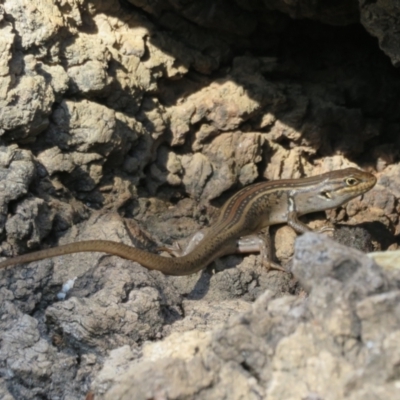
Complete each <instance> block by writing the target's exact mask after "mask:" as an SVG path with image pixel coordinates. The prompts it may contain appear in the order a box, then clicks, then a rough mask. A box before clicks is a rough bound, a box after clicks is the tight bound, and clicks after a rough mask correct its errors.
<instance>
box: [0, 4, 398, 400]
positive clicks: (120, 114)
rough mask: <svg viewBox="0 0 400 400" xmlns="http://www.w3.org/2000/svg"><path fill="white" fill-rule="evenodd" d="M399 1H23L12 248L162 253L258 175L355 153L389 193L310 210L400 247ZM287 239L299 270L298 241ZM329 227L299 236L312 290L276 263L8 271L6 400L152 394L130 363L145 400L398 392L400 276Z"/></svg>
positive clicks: (102, 260)
mask: <svg viewBox="0 0 400 400" xmlns="http://www.w3.org/2000/svg"><path fill="white" fill-rule="evenodd" d="M397 9H398V6H397V3H396V2H384V1H376V2H367V1H360V2H359V4H357V2H356V1H355V0H354V1H335V2H323V1H313V2H310V1H300V0H298V1H281V0H273V1H265V2H263V1H242V0H237V1H235V2H230V1H228V0H222V1H218V2H215V1H203V0H191V1H185V2H178V1H175V0H168V1H167V0H161V1H157V2H154V1H153V2H148V1H143V0H131V1H129V2H128V1H126V0H125V1H121V3H119V2H117V1H116V0H115V1H95V2H89V1H87V0H65V1H61V2H60V1H59V2H54V1H50V0H40V1H39V0H33V1H28V0H5V1H3V2H2V4H0V33H1V35H0V186H1V187H0V189H1V190H0V240H1V245H0V252H1V253H0V254H1V256H4V257H11V256H13V255H16V254H21V253H25V252H27V251H32V250H35V249H38V248H41V247H46V246H54V245H57V244H61V243H69V242H74V241H77V240H84V239H95V238H99V239H111V240H116V241H122V242H125V243H128V244H133V245H135V246H139V247H141V248H144V249H146V250H149V251H157V247H159V246H162V245H166V244H171V243H172V242H173V241H175V240H179V241H181V242H182V241H184V240H185V238H188V237H189V236H190V235H191V234H193V233H194V232H196V231H198V230H199V229H204V228H205V227H206V226H208V225H209V224H210V223H211V222H212V221H213V220H214V219H215V217H216V214H217V212H218V211H217V210H218V208H219V206H221V204H222V203H223V201H224V200H225V199H226V198H227V197H228V196H229V195H230V194H231V193H233V192H234V191H235V190H237V189H238V188H240V187H243V186H245V185H247V184H250V183H252V182H254V181H255V180H259V179H280V178H300V177H303V176H309V175H315V174H318V173H323V172H325V171H328V170H333V169H339V168H345V167H348V166H358V167H362V168H365V169H367V170H369V171H372V172H374V173H375V174H376V176H377V178H378V184H377V185H376V187H375V188H374V189H373V190H371V191H370V192H368V193H367V194H365V195H364V196H362V197H360V198H357V199H354V200H352V201H351V202H349V203H348V204H347V205H344V206H343V207H340V208H338V209H336V210H332V211H329V212H328V213H327V216H328V219H329V221H328V222H326V215H325V214H324V213H320V214H316V215H310V216H307V217H305V218H304V221H305V222H306V223H309V225H310V227H312V228H316V229H318V228H321V227H322V226H323V225H324V224H326V223H328V225H332V224H335V225H336V231H335V232H334V238H335V240H336V241H338V242H341V243H344V244H351V245H352V246H354V247H356V248H358V249H361V250H363V251H367V252H369V251H372V250H383V251H385V250H386V249H391V250H396V249H397V247H398V238H399V233H400V220H399V212H400V203H399V198H400V191H399V187H400V183H399V176H400V170H399V168H400V165H399V163H398V160H399V156H400V136H399V134H398V133H399V130H400V125H399V121H398V115H399V114H400V107H399V105H400V80H399V76H398V72H397V71H396V70H395V69H394V68H393V65H397V64H398V58H399V57H398V54H399V46H398V33H397V26H398V23H397V20H398V12H397V11H398V10H397ZM359 20H360V21H361V24H362V25H363V26H361V24H357V23H358V21H359ZM315 21H316V22H315ZM367 32H370V33H371V34H372V35H374V36H376V37H377V38H378V40H379V46H380V47H381V49H382V50H383V52H384V53H386V55H385V54H383V52H382V51H381V50H380V49H379V46H378V44H377V42H376V40H375V39H374V38H371V37H369V35H368V33H367ZM387 55H388V56H389V57H390V58H391V60H392V64H393V65H391V64H390V62H389V61H388V59H387ZM271 230H272V232H273V236H274V247H275V250H276V251H275V255H276V259H277V261H278V262H280V263H282V264H283V265H287V266H288V268H290V266H291V265H292V264H291V261H290V260H291V259H292V256H293V253H294V239H295V238H296V235H295V234H294V233H293V231H291V230H290V228H288V227H274V229H271ZM320 240H322V239H318V240H317V239H315V238H314V239H311V237H309V239H307V240H306V239H304V240H303V241H301V242H299V244H298V245H297V250H296V257H295V260H294V264H293V270H294V271H295V276H296V277H297V278H298V279H299V280H300V282H301V284H300V283H299V281H298V280H297V279H296V277H292V276H290V275H288V274H282V273H280V272H277V271H271V272H267V271H265V269H263V268H262V267H261V265H260V262H259V258H258V257H257V256H256V255H251V256H246V257H242V256H236V255H231V256H228V257H225V258H223V259H222V260H218V261H217V262H215V263H213V265H212V266H211V267H210V268H209V269H208V270H206V271H203V272H201V273H199V274H195V275H193V276H189V277H170V278H167V277H164V276H162V275H161V274H160V273H158V272H149V271H147V270H145V269H143V268H142V267H140V266H139V265H138V264H135V263H132V262H128V261H124V260H120V259H118V258H116V257H110V256H107V255H102V254H76V255H70V256H65V257H61V258H57V259H54V260H44V261H42V262H38V263H31V264H29V265H25V266H17V267H15V268H9V269H7V270H4V271H0V304H1V307H0V312H1V318H0V336H1V341H0V343H1V345H0V371H1V373H0V375H1V377H0V397H1V398H7V399H8V398H10V399H11V398H15V399H37V398H45V397H46V398H54V399H57V398H65V399H70V400H72V399H81V398H84V397H85V395H86V394H88V393H91V394H88V399H89V398H90V396H92V394H93V393H94V392H95V393H96V397H99V396H111V395H112V393H114V394H115V397H116V398H118V396H119V398H124V396H126V398H132V395H131V394H130V393H131V392H130V390H132V387H131V383H129V382H128V381H125V379H128V378H125V377H124V376H123V372H125V371H129V370H130V369H131V368H132V370H134V371H135V372H134V374H135V377H134V378H133V380H132V382H133V383H135V382H137V383H138V385H139V386H140V389H138V392H137V393H138V394H137V396H139V397H137V396H136V394H135V396H133V398H140V396H143V397H145V398H146V396H147V398H150V397H153V398H158V399H161V398H165V396H166V393H167V394H168V396H170V398H174V397H175V398H181V399H182V398H194V396H197V398H207V399H209V398H213V397H215V398H218V399H223V398H229V399H231V398H246V399H247V398H263V397H265V396H268V398H277V399H278V398H285V399H286V398H287V399H290V398H293V399H297V398H308V399H311V398H321V397H322V398H327V399H329V398H342V397H346V396H347V397H348V398H352V399H353V398H354V399H358V398H360V399H361V398H363V399H364V398H365V399H368V398H373V396H375V398H376V397H381V398H385V399H386V398H398V397H399V396H398V393H397V392H396V391H397V390H398V389H397V386H396V384H397V383H398V381H399V379H398V377H397V374H398V368H397V364H398V350H397V348H398V346H397V343H398V339H399V338H398V333H397V331H396V329H397V330H398V318H397V314H398V311H397V305H396V304H397V303H398V293H397V290H398V289H397V288H398V287H400V285H399V284H398V282H400V273H399V271H398V270H397V269H396V268H392V269H390V271H387V272H386V273H385V274H383V273H381V272H377V271H378V270H377V269H376V266H374V264H373V263H372V262H370V263H369V264H368V263H367V262H366V261H365V260H363V259H362V258H361V257H360V256H359V254H358V253H356V252H352V251H347V250H344V249H343V248H342V247H337V245H333V244H332V243H331V242H329V241H327V242H325V241H321V242H320ZM326 243H328V244H326ZM324 246H328V250H329V251H326V252H325V251H324V250H323V249H324V248H325V247H324ZM314 247H315V249H319V250H318V252H316V253H310V251H311V250H312V251H314ZM328 253H329V254H330V255H331V256H332V257H331V258H329V259H327V258H326V257H328V255H327V254H328ZM317 256H318V257H320V258H318V259H316V258H313V257H317ZM346 257H347V258H346ZM316 260H317V261H318V263H317V261H316ZM329 260H331V261H329ZM334 260H336V261H334ZM346 260H347V261H346ZM357 260H358V261H357ZM319 263H321V265H320V264H319ZM362 266H365V270H364V269H363V267H362ZM307 268H308V269H307ZM310 271H312V274H311V272H310ZM314 271H317V272H314ZM310 275H311V276H310ZM379 282H382V285H381V287H380V286H379ZM388 282H389V283H390V284H389V283H388ZM304 288H311V294H310V297H309V298H308V299H306V300H305V299H304V298H305V297H306V292H305V290H304ZM374 288H375V289H374ZM374 290H375V292H374ZM288 294H291V295H296V296H297V297H282V296H287V295H288ZM61 299H64V300H61ZM254 301H256V303H255V304H253V305H252V304H251V303H252V302H254ZM238 315H242V316H238ZM260 316H264V317H260ZM228 321H230V322H228ZM226 324H228V325H226ZM158 339H164V341H162V342H158V341H157V340H158ZM299 343H300V344H301V345H299ZM183 346H185V347H183ZM183 348H184V351H183ZM183 352H184V353H185V354H183ZM176 359H178V360H176ZM127 373H128V374H129V372H127ZM303 378H304V379H303ZM182 379H184V380H185V381H186V383H187V385H186V384H185V385H182V383H181V382H182ZM116 381H121V383H120V384H117V383H116ZM126 382H128V383H129V384H127V383H126ZM154 385H155V386H154ZM232 388H234V389H232ZM125 389H126V392H125V394H123V392H122V391H123V390H125ZM140 391H141V392H140ZM105 393H107V394H105ZM235 396H236V397H235Z"/></svg>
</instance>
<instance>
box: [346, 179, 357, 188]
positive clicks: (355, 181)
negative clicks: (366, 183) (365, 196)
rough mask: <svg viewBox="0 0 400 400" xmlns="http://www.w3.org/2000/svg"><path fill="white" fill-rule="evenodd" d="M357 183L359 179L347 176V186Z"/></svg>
mask: <svg viewBox="0 0 400 400" xmlns="http://www.w3.org/2000/svg"><path fill="white" fill-rule="evenodd" d="M357 183H358V179H356V178H347V179H346V184H347V186H354V185H356V184H357Z"/></svg>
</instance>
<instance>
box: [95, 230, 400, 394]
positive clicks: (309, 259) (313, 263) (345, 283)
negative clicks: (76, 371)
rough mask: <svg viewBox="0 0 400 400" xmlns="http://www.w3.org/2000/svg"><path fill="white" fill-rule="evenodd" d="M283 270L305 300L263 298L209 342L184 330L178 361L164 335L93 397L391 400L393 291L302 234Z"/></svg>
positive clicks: (366, 264)
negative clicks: (372, 396)
mask: <svg viewBox="0 0 400 400" xmlns="http://www.w3.org/2000/svg"><path fill="white" fill-rule="evenodd" d="M293 272H294V274H295V275H296V276H297V278H298V279H299V280H300V281H301V282H304V283H305V285H306V286H307V287H308V288H309V290H310V293H309V297H308V298H307V299H305V300H302V299H299V298H296V297H294V296H286V297H281V298H276V297H275V296H274V295H273V294H272V293H271V292H266V293H265V294H264V295H263V296H261V297H259V298H258V299H257V301H256V302H255V303H254V304H253V306H252V309H251V310H250V311H248V312H246V313H244V314H242V315H241V316H238V317H233V318H231V320H230V322H228V323H226V324H225V326H223V327H222V328H216V329H215V330H214V331H213V333H212V334H211V336H209V335H207V336H206V337H204V336H200V337H199V336H198V334H196V333H195V332H193V334H191V335H190V337H191V338H194V339H195V338H196V336H197V337H198V338H197V339H195V340H194V343H193V344H191V345H190V346H191V348H193V347H194V346H196V345H195V343H196V342H197V344H198V345H197V352H193V351H191V352H188V353H186V355H183V354H182V353H180V352H179V349H181V342H180V341H179V340H176V339H175V338H174V337H170V338H168V339H166V340H164V341H163V343H162V344H160V345H158V349H159V350H157V352H156V353H154V352H144V354H143V357H142V358H141V359H138V360H136V362H135V363H134V364H133V365H132V366H131V367H128V368H127V369H126V372H125V373H123V374H121V375H120V376H119V377H118V378H116V380H115V384H114V385H113V386H112V387H111V388H110V389H109V390H108V391H107V392H106V393H105V394H104V397H103V396H100V398H104V399H111V398H113V399H128V398H132V396H135V398H137V399H138V400H140V399H145V398H149V397H157V396H168V397H169V398H171V399H178V398H181V397H182V396H184V397H190V398H194V399H205V398H208V399H214V398H215V399H217V398H221V396H226V395H227V392H226V390H227V389H226V388H227V387H229V398H232V399H236V398H242V397H241V396H244V393H247V394H246V395H245V396H246V398H266V397H268V398H271V399H282V398H285V399H290V398H293V399H294V398H299V396H301V397H302V398H306V397H307V396H308V397H310V396H311V397H312V398H326V399H337V398H344V396H348V397H349V398H361V395H362V394H365V393H367V391H368V390H369V389H371V388H372V387H373V388H374V389H373V392H374V393H380V395H383V396H384V397H385V396H388V397H387V398H393V397H391V396H392V394H393V393H396V389H395V388H394V387H393V386H392V385H390V384H388V383H387V382H388V379H390V377H393V376H395V375H393V374H395V372H394V370H393V366H394V365H395V363H396V362H397V360H398V354H397V353H398V352H396V351H394V352H392V353H391V354H390V350H389V349H392V345H393V344H394V343H395V341H396V337H397V336H396V335H397V331H398V330H399V327H400V319H398V318H397V316H396V317H395V318H393V317H392V315H393V312H395V313H396V312H397V309H396V307H397V306H396V304H397V303H398V299H397V298H398V296H399V291H398V289H397V287H396V284H395V283H394V282H390V281H389V280H388V279H387V277H385V273H384V271H382V270H381V269H380V268H379V267H378V266H377V265H376V264H375V263H374V262H373V261H371V260H369V259H368V258H367V257H365V256H364V255H363V254H362V253H360V252H358V251H356V250H351V249H348V248H346V247H344V246H342V245H339V244H336V243H335V242H333V241H331V240H330V239H328V238H326V237H323V236H322V235H316V234H312V233H308V234H305V235H303V236H302V237H301V238H299V239H298V240H297V243H296V252H295V260H294V266H293ZM397 308H398V307H397ZM188 335H189V334H187V335H186V337H187V338H189V336H188ZM371 335H372V336H371ZM205 339H206V341H204V340H205ZM344 352H345V353H344ZM181 354H182V355H181ZM344 354H346V355H344ZM382 366H385V367H384V368H382ZM378 370H379V371H380V373H378V374H377V373H376V371H378ZM150 371H151V373H150ZM372 371H374V372H372ZM149 375H151V377H152V378H153V379H150V378H149ZM194 377H197V378H198V379H194ZM300 377H301V378H300ZM361 377H365V378H367V377H368V378H367V379H365V380H364V379H361ZM288 383H290V384H288Z"/></svg>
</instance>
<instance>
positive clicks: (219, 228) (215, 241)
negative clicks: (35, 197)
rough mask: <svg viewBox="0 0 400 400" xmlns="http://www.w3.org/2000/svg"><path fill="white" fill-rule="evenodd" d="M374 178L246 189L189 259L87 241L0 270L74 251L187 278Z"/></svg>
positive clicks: (342, 199)
mask: <svg viewBox="0 0 400 400" xmlns="http://www.w3.org/2000/svg"><path fill="white" fill-rule="evenodd" d="M375 183H376V178H375V177H374V176H373V175H372V174H370V173H368V172H363V171H360V170H357V169H355V168H347V169H343V170H337V171H332V172H328V173H326V174H322V175H318V176H314V177H310V178H303V179H295V180H292V179H287V180H278V181H271V182H260V183H255V184H253V185H250V186H247V187H245V188H243V189H242V190H240V191H239V192H237V193H236V194H235V195H233V196H232V197H231V198H230V199H229V200H227V202H226V203H225V204H224V206H223V207H222V209H221V212H220V215H219V218H218V219H217V221H216V223H215V224H214V225H212V226H211V228H210V229H209V230H208V232H207V234H206V235H205V237H204V238H203V239H202V240H201V241H200V243H199V244H198V245H197V247H195V248H194V249H193V251H191V252H190V253H189V254H187V255H184V256H182V257H178V258H167V257H162V256H159V255H156V254H152V253H149V252H147V251H143V250H139V249H136V248H134V247H131V246H127V245H125V244H122V243H118V242H113V241H108V240H88V241H82V242H76V243H70V244H66V245H62V246H58V247H54V248H50V249H45V250H40V251H36V252H33V253H28V254H24V255H21V256H17V257H14V258H10V259H7V260H4V261H2V262H0V268H5V267H8V266H10V265H15V264H23V263H28V262H32V261H38V260H42V259H45V258H50V257H56V256H60V255H64V254H71V253H80V252H92V251H93V252H102V253H107V254H112V255H116V256H119V257H122V258H125V259H128V260H132V261H136V262H138V263H139V264H141V265H142V266H143V267H146V268H148V269H153V270H157V271H161V272H162V273H164V274H166V275H190V274H193V273H195V272H197V271H200V270H201V269H203V268H205V267H206V266H207V265H209V264H210V263H211V262H212V261H213V260H215V259H216V258H218V257H221V256H223V255H226V254H232V253H234V252H235V251H236V249H237V242H238V240H239V239H240V238H243V237H245V236H248V235H250V234H252V233H256V232H258V231H260V230H261V229H263V228H266V227H268V226H270V225H274V224H280V223H285V222H286V223H288V224H289V225H290V226H291V227H292V228H293V229H295V230H296V231H297V232H299V233H303V232H305V231H307V230H309V228H308V227H307V226H306V225H304V224H303V223H302V222H300V221H299V220H298V216H301V215H304V214H308V213H312V212H317V211H323V210H327V209H330V208H335V207H338V206H341V205H343V204H345V203H347V202H348V201H349V200H351V199H353V198H354V197H357V196H359V195H361V194H363V193H365V192H367V191H368V190H370V189H371V188H372V187H373V186H374V185H375Z"/></svg>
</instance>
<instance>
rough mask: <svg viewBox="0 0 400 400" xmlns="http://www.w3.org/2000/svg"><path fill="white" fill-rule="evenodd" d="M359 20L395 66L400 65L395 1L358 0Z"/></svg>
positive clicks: (398, 6)
mask: <svg viewBox="0 0 400 400" xmlns="http://www.w3.org/2000/svg"><path fill="white" fill-rule="evenodd" d="M359 2H360V17H361V18H360V22H361V23H362V24H363V26H364V27H365V29H366V30H367V31H368V32H369V33H370V34H371V35H373V36H375V37H376V38H377V39H378V41H379V47H380V48H381V49H382V50H383V51H384V52H385V54H386V55H388V56H389V57H390V59H391V61H392V64H393V65H394V66H395V67H399V66H400V53H399V48H400V35H399V32H398V30H397V29H396V26H398V24H399V21H400V4H399V3H398V2H397V1H382V0H378V1H374V2H370V1H366V0H360V1H359Z"/></svg>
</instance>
